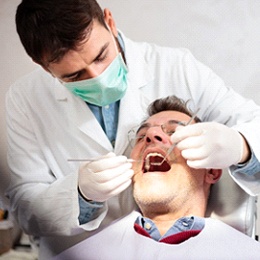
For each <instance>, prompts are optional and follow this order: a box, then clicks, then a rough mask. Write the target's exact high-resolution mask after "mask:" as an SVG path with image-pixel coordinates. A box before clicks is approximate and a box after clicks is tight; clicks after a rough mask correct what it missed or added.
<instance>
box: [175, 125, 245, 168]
mask: <svg viewBox="0 0 260 260" xmlns="http://www.w3.org/2000/svg"><path fill="white" fill-rule="evenodd" d="M171 141H172V142H173V143H178V144H177V148H178V149H179V150H181V154H182V156H183V157H184V158H185V159H187V164H188V165H189V166H190V167H192V168H211V169H223V168H226V167H229V166H231V165H233V164H234V165H235V164H237V163H238V162H239V161H240V160H241V158H242V155H243V137H242V136H241V135H240V134H239V132H237V131H236V130H234V129H232V128H229V127H227V126H225V125H222V124H219V123H215V122H210V123H197V124H192V125H188V126H184V127H182V126H180V127H178V128H177V129H176V131H175V133H174V134H172V136H171Z"/></svg>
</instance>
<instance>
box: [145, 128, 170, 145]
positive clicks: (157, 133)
mask: <svg viewBox="0 0 260 260" xmlns="http://www.w3.org/2000/svg"><path fill="white" fill-rule="evenodd" d="M145 141H146V143H163V144H166V143H168V142H169V141H170V138H169V136H168V135H167V134H165V133H164V132H163V131H162V129H161V127H160V126H158V127H150V128H149V129H148V130H147V132H146V135H145Z"/></svg>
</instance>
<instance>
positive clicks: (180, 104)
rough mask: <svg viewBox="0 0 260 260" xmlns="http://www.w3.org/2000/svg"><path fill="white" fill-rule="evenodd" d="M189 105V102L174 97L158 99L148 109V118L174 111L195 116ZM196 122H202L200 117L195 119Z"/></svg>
mask: <svg viewBox="0 0 260 260" xmlns="http://www.w3.org/2000/svg"><path fill="white" fill-rule="evenodd" d="M187 103H188V101H187V102H185V101H184V100H182V99H180V98H178V97H176V96H174V95H173V96H168V97H165V98H159V99H156V100H155V101H153V102H152V103H151V104H150V105H149V107H148V109H147V112H148V116H152V115H154V114H157V113H159V112H162V111H167V110H173V111H178V112H181V113H184V114H186V115H188V116H190V117H191V116H192V115H193V113H192V111H191V110H189V109H188V107H187ZM194 121H195V122H196V123H198V122H201V120H200V119H199V118H198V117H195V118H194Z"/></svg>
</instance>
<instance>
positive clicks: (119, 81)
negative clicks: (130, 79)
mask: <svg viewBox="0 0 260 260" xmlns="http://www.w3.org/2000/svg"><path fill="white" fill-rule="evenodd" d="M127 72H128V70H127V67H126V65H125V63H124V61H123V58H122V55H121V53H118V54H117V56H116V57H115V59H114V60H113V61H112V62H111V63H110V65H109V66H108V67H107V68H106V69H105V70H104V71H103V72H102V73H101V74H100V75H99V76H97V77H96V78H92V79H86V80H81V81H75V82H64V83H63V85H64V86H65V87H66V88H67V89H68V90H70V91H71V92H72V93H73V94H75V95H77V96H79V97H81V98H82V99H83V100H84V101H86V102H88V103H90V104H94V105H96V106H106V105H109V104H112V103H114V102H116V101H117V100H120V99H121V98H122V97H123V96H124V95H125V92H126V89H127V82H126V81H127V80H126V75H127Z"/></svg>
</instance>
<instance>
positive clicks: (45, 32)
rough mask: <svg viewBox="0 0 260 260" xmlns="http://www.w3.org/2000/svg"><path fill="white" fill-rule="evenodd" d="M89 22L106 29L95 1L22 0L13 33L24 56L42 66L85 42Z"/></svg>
mask: <svg viewBox="0 0 260 260" xmlns="http://www.w3.org/2000/svg"><path fill="white" fill-rule="evenodd" d="M93 19H97V21H99V23H100V24H102V25H103V26H104V27H105V28H107V27H106V24H105V21H104V15H103V11H102V9H101V7H100V6H99V4H98V3H97V2H96V1H95V0H22V2H21V3H20V4H19V6H18V8H17V11H16V30H17V32H18V35H19V37H20V40H21V42H22V44H23V46H24V48H25V51H26V52H27V54H28V55H29V56H30V57H31V58H32V59H33V60H34V61H35V62H36V63H38V64H40V65H42V66H45V67H46V65H48V63H50V62H54V61H59V60H60V59H61V58H62V57H63V56H64V55H65V54H66V53H67V52H68V51H69V50H71V49H76V47H77V46H78V45H79V44H80V43H81V42H82V41H83V40H85V39H87V37H88V35H89V34H90V32H91V30H92V24H93Z"/></svg>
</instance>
